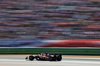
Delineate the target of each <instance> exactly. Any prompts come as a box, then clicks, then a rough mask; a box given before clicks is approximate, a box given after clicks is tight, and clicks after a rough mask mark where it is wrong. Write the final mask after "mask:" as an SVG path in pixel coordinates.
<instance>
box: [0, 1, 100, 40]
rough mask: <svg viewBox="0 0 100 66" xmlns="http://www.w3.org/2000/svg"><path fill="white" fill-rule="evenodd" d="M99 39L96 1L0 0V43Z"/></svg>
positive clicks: (99, 3) (99, 8) (99, 10)
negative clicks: (9, 41)
mask: <svg viewBox="0 0 100 66" xmlns="http://www.w3.org/2000/svg"><path fill="white" fill-rule="evenodd" d="M45 39H47V40H63V39H100V1H99V0H0V40H45Z"/></svg>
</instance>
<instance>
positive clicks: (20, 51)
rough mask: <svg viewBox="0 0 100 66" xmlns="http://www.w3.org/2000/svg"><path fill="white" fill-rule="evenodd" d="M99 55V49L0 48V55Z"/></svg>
mask: <svg viewBox="0 0 100 66" xmlns="http://www.w3.org/2000/svg"><path fill="white" fill-rule="evenodd" d="M45 52H48V53H51V54H53V53H54V54H63V55H100V48H0V54H38V53H45Z"/></svg>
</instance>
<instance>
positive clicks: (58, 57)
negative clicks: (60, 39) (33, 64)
mask: <svg viewBox="0 0 100 66" xmlns="http://www.w3.org/2000/svg"><path fill="white" fill-rule="evenodd" d="M25 59H26V60H30V61H33V60H34V59H36V60H38V61H40V60H48V61H61V60H62V55H61V54H49V53H41V54H38V55H36V56H33V55H32V54H31V55H30V56H27V57H26V58H25Z"/></svg>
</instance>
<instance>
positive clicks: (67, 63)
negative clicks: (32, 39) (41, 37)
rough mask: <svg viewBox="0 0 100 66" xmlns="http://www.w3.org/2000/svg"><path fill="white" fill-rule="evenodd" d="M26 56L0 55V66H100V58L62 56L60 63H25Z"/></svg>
mask: <svg viewBox="0 0 100 66" xmlns="http://www.w3.org/2000/svg"><path fill="white" fill-rule="evenodd" d="M25 57H26V55H0V66H100V56H63V59H62V61H36V60H34V61H26V60H25V59H24V58H25Z"/></svg>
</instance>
